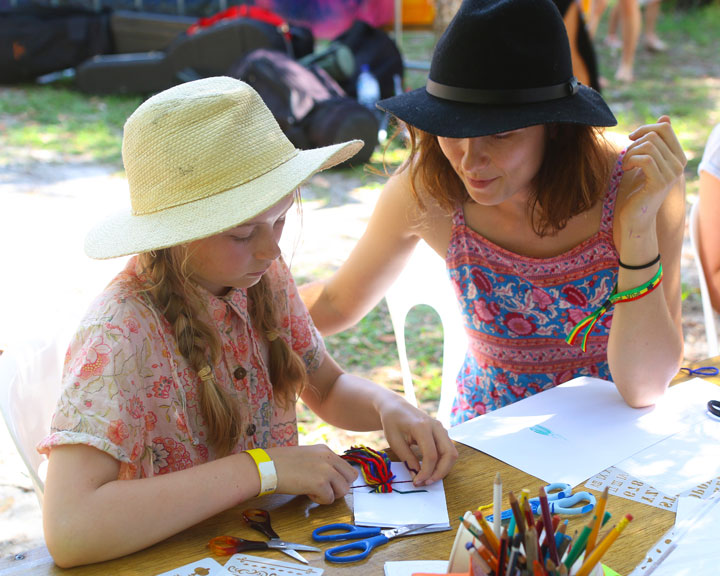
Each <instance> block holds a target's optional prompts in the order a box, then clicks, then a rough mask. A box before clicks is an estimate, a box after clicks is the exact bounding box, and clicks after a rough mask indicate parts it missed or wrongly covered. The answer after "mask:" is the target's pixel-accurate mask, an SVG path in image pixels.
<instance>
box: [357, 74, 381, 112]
mask: <svg viewBox="0 0 720 576" xmlns="http://www.w3.org/2000/svg"><path fill="white" fill-rule="evenodd" d="M357 99H358V102H360V104H362V105H363V106H365V107H366V108H369V109H370V110H372V111H373V112H374V111H375V102H377V101H378V100H380V84H379V83H378V81H377V78H375V76H373V73H372V72H370V66H368V65H367V64H363V65H362V67H361V68H360V74H358V78H357Z"/></svg>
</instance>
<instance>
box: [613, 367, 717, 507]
mask: <svg viewBox="0 0 720 576" xmlns="http://www.w3.org/2000/svg"><path fill="white" fill-rule="evenodd" d="M674 388H675V387H673V388H671V389H670V390H671V391H672V390H674ZM712 399H720V387H719V386H716V385H715V384H712V383H710V382H707V381H705V380H700V379H699V378H695V379H693V380H690V381H689V382H685V385H684V386H683V393H682V395H681V396H677V395H675V398H674V401H675V402H676V404H675V406H676V409H677V410H678V411H679V412H683V413H686V414H688V415H689V416H692V418H693V420H692V421H691V422H690V423H689V424H688V425H687V426H686V427H685V428H683V429H681V430H679V431H678V432H677V433H676V434H673V435H672V436H670V437H669V438H666V439H664V440H662V441H660V442H658V443H657V444H654V445H653V446H650V447H648V448H646V449H645V450H642V451H641V452H638V453H637V454H634V455H632V456H630V457H629V458H626V459H625V460H623V461H621V462H618V463H617V464H616V466H617V467H618V468H620V469H621V470H624V471H626V472H627V473H628V474H630V475H632V476H635V477H636V478H639V479H640V480H642V481H644V482H647V483H648V484H650V485H651V486H653V488H656V489H657V490H660V491H661V492H664V493H665V494H670V495H673V496H674V495H676V494H680V493H681V492H685V491H686V490H689V489H691V488H693V487H695V486H697V485H699V484H702V483H703V482H707V481H708V480H710V479H712V478H716V477H718V476H720V419H718V418H716V417H714V416H712V415H711V414H710V413H709V412H708V411H707V402H708V400H712Z"/></svg>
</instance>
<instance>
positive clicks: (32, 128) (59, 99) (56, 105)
mask: <svg viewBox="0 0 720 576" xmlns="http://www.w3.org/2000/svg"><path fill="white" fill-rule="evenodd" d="M140 102H141V99H140V98H139V97H137V96H133V97H131V96H106V97H88V96H87V95H85V94H81V93H79V92H77V91H75V90H72V89H71V88H69V87H65V86H63V85H62V84H60V85H57V86H53V85H50V86H25V87H19V88H4V89H0V122H3V124H4V125H5V129H4V130H2V131H1V132H0V144H2V145H3V147H10V148H22V147H29V148H36V149H42V150H45V151H46V152H50V153H55V154H56V155H57V156H58V157H61V156H62V155H67V156H85V157H88V158H89V159H90V160H92V161H93V162H106V163H110V164H116V165H117V166H118V167H121V164H122V160H121V153H120V148H121V140H122V127H123V124H124V122H125V119H126V118H127V117H128V116H129V115H130V113H131V112H132V111H133V110H134V109H135V108H136V107H137V106H138V104H139V103H140Z"/></svg>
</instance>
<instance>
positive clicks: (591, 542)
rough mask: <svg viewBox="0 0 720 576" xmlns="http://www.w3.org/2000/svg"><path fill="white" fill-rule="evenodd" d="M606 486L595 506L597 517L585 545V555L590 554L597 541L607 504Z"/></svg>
mask: <svg viewBox="0 0 720 576" xmlns="http://www.w3.org/2000/svg"><path fill="white" fill-rule="evenodd" d="M608 488H609V487H608V486H605V489H604V490H603V493H602V495H601V496H600V498H598V501H597V507H596V508H595V517H596V518H597V521H596V522H595V525H594V526H593V528H592V530H591V531H590V535H589V536H588V540H587V545H586V546H585V554H586V555H587V554H590V553H591V552H592V551H593V548H595V542H596V541H597V536H598V534H599V533H600V525H601V524H602V522H601V520H602V517H603V515H604V514H605V505H606V504H607V499H608Z"/></svg>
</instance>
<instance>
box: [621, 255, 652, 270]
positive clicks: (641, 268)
mask: <svg viewBox="0 0 720 576" xmlns="http://www.w3.org/2000/svg"><path fill="white" fill-rule="evenodd" d="M658 262H660V254H658V255H657V256H656V257H655V258H653V259H652V261H650V262H648V263H647V264H640V266H631V265H630V264H623V263H622V260H620V258H618V266H620V268H625V269H626V270H644V269H645V268H650V267H651V266H655V264H657V263H658Z"/></svg>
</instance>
